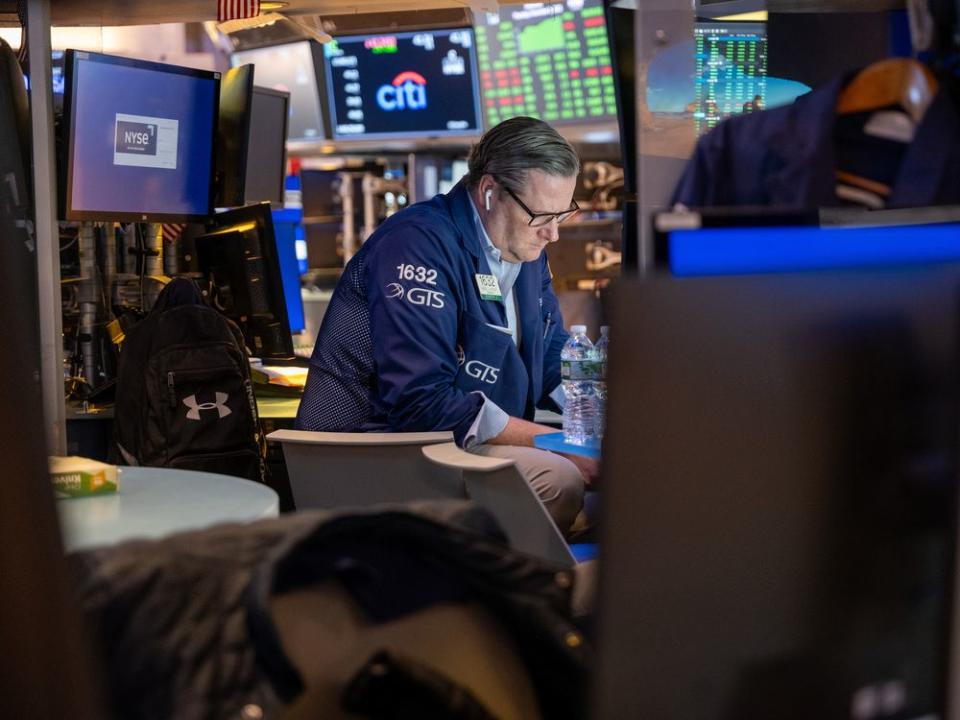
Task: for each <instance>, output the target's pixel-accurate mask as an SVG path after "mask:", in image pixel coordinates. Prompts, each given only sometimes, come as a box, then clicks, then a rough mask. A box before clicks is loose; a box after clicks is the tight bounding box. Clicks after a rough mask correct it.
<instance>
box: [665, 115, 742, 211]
mask: <svg viewBox="0 0 960 720" xmlns="http://www.w3.org/2000/svg"><path fill="white" fill-rule="evenodd" d="M729 125H730V124H729V123H726V122H723V123H720V124H719V125H718V126H717V127H715V128H713V130H711V131H710V132H709V133H707V134H706V135H704V136H703V137H702V138H700V140H699V141H698V142H697V147H696V149H694V151H693V157H691V158H690V161H689V162H688V163H687V167H686V169H685V170H684V171H683V175H682V176H681V177H680V181H679V182H678V183H677V187H676V189H675V190H674V191H673V198H672V199H671V200H670V205H671V206H673V205H676V204H677V203H682V204H683V205H686V206H687V207H688V208H698V207H710V206H713V205H721V204H724V201H723V198H722V197H721V194H722V190H723V186H724V175H723V172H724V163H725V160H724V158H725V156H726V147H727V145H728V143H729V138H728V134H729V133H728V129H729Z"/></svg>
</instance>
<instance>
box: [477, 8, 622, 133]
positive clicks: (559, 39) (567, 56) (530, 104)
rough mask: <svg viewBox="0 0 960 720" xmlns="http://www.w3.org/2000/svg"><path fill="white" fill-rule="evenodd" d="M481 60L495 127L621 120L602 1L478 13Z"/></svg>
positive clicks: (488, 114)
mask: <svg viewBox="0 0 960 720" xmlns="http://www.w3.org/2000/svg"><path fill="white" fill-rule="evenodd" d="M475 25H476V30H477V57H478V60H479V63H480V84H481V88H482V92H483V114H484V120H485V121H486V124H487V127H492V126H493V125H496V124H497V123H499V122H501V121H503V120H506V119H508V118H511V117H516V116H517V115H529V116H531V117H536V118H540V119H541V120H545V121H546V122H549V123H563V122H585V121H586V122H598V121H615V120H616V119H617V98H616V90H615V88H614V83H613V63H612V60H611V58H610V45H609V43H608V41H607V27H606V20H605V19H604V15H603V3H602V1H601V0H565V2H554V3H528V4H526V5H516V6H508V7H503V8H501V9H500V11H499V12H497V13H478V14H477V15H476V17H475Z"/></svg>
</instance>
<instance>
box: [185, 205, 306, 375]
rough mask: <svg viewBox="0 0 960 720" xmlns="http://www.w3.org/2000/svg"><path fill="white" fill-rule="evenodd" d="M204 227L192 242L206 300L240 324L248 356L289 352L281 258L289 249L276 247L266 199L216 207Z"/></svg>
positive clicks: (279, 356) (276, 355)
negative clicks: (219, 210)
mask: <svg viewBox="0 0 960 720" xmlns="http://www.w3.org/2000/svg"><path fill="white" fill-rule="evenodd" d="M209 230H210V232H208V234H206V235H202V236H200V237H198V238H196V241H195V242H196V247H197V261H198V263H199V266H200V272H201V273H203V276H204V278H205V279H206V282H207V288H208V289H207V293H208V297H209V299H210V301H211V303H212V304H213V306H214V307H215V308H217V309H218V310H219V311H220V312H222V313H223V314H224V315H226V316H227V317H229V318H230V319H231V320H233V321H234V322H236V323H237V325H239V326H240V329H241V330H242V331H243V337H244V340H245V341H246V343H247V347H249V348H250V351H251V352H252V353H253V355H254V356H256V357H259V358H271V359H286V358H292V357H293V339H292V338H291V336H290V321H289V318H288V316H287V300H286V294H285V292H284V283H283V264H284V263H283V261H282V259H281V256H282V255H283V254H289V253H286V252H285V250H281V249H280V248H278V244H277V238H276V235H275V234H274V230H273V216H272V214H271V212H270V204H269V203H259V204H257V205H248V206H247V207H243V208H239V209H237V210H229V211H227V212H223V213H220V214H218V215H216V216H214V217H213V218H212V219H211V221H210V224H209ZM298 283H299V280H298Z"/></svg>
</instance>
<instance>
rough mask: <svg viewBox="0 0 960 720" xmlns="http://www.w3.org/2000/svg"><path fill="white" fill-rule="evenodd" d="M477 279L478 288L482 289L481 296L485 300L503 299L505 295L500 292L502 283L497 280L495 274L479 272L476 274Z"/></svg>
mask: <svg viewBox="0 0 960 720" xmlns="http://www.w3.org/2000/svg"><path fill="white" fill-rule="evenodd" d="M474 277H475V278H476V279H477V289H478V290H479V291H480V297H481V298H483V299H484V300H501V301H502V300H503V295H502V294H501V293H500V283H499V282H497V278H496V277H494V276H493V275H481V274H480V273H477V274H476V275H474Z"/></svg>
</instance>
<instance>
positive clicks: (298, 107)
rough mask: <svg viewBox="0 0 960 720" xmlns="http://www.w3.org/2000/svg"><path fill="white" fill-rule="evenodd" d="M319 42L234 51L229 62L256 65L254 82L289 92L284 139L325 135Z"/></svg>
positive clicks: (235, 64)
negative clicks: (320, 83) (287, 116)
mask: <svg viewBox="0 0 960 720" xmlns="http://www.w3.org/2000/svg"><path fill="white" fill-rule="evenodd" d="M319 57H320V50H319V44H318V43H314V42H313V41H312V40H303V41H300V42H295V43H288V44H286V45H271V46H269V47H262V48H254V49H252V50H241V51H239V52H235V53H234V54H233V55H232V56H231V58H230V63H231V64H232V65H233V66H234V67H236V66H237V65H244V64H246V63H253V64H254V66H256V78H257V85H259V86H261V87H267V88H272V89H274V90H282V91H284V92H288V93H290V122H289V124H288V128H287V140H294V141H304V140H318V139H322V138H323V137H324V136H325V133H324V129H323V116H322V114H321V112H320V91H319V88H318V85H317V80H318V75H317V67H318V64H317V63H318V60H319Z"/></svg>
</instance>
